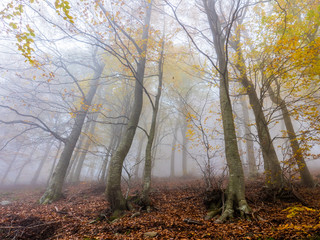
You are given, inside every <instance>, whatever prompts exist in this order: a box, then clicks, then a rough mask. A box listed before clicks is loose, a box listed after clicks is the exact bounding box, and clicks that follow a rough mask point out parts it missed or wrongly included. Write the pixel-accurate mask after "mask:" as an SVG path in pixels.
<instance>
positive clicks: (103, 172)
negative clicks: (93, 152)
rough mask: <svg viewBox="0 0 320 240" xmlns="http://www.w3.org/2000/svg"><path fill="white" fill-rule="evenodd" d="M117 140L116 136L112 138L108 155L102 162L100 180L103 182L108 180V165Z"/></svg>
mask: <svg viewBox="0 0 320 240" xmlns="http://www.w3.org/2000/svg"><path fill="white" fill-rule="evenodd" d="M115 141H116V140H115V138H112V140H111V141H110V143H109V146H108V150H107V153H106V156H105V158H104V160H103V162H102V166H101V173H100V177H99V182H101V183H105V182H106V171H107V166H108V162H109V158H111V154H112V149H113V148H114V145H115Z"/></svg>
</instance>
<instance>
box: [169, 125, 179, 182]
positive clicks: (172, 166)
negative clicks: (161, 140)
mask: <svg viewBox="0 0 320 240" xmlns="http://www.w3.org/2000/svg"><path fill="white" fill-rule="evenodd" d="M177 133H178V126H176V127H175V130H174V133H173V139H172V144H171V146H172V150H171V157H170V177H174V176H175V154H176V144H177Z"/></svg>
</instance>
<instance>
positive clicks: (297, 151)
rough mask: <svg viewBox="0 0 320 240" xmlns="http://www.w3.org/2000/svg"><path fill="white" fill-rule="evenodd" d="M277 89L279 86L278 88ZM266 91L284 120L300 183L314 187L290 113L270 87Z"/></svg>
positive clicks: (284, 103)
mask: <svg viewBox="0 0 320 240" xmlns="http://www.w3.org/2000/svg"><path fill="white" fill-rule="evenodd" d="M278 88H279V86H278ZM268 91H269V95H270V98H271V100H272V101H273V102H274V103H275V104H277V105H278V106H279V107H280V109H281V112H282V116H283V120H284V123H285V126H286V129H287V134H288V137H289V140H290V145H291V149H292V154H293V157H294V159H295V161H296V164H297V166H298V170H299V173H300V176H301V182H302V184H303V185H304V186H306V187H314V186H315V183H314V181H313V178H312V176H311V174H310V171H309V168H308V166H307V164H306V161H305V160H304V157H303V155H302V152H301V148H300V145H299V142H298V140H297V135H296V132H295V130H294V127H293V124H292V121H291V117H290V113H289V111H288V108H287V104H286V102H285V101H284V100H283V99H281V97H280V95H279V94H277V95H276V94H275V93H274V91H273V89H272V88H271V86H270V85H269V86H268ZM277 92H278V93H279V91H277Z"/></svg>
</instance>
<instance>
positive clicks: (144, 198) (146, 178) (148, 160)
mask: <svg viewBox="0 0 320 240" xmlns="http://www.w3.org/2000/svg"><path fill="white" fill-rule="evenodd" d="M163 52H164V41H162V46H161V54H160V60H159V62H158V65H159V84H158V92H157V96H156V99H155V103H154V106H152V107H153V111H152V121H151V126H150V131H149V136H148V141H147V146H146V155H145V164H144V175H143V191H142V194H141V202H142V204H143V205H144V206H147V207H148V206H150V197H149V194H150V188H151V170H152V160H153V161H154V159H152V145H153V141H154V138H155V134H156V125H157V116H158V110H159V105H160V97H161V91H162V79H163V61H164V60H163Z"/></svg>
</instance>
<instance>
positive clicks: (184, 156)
mask: <svg viewBox="0 0 320 240" xmlns="http://www.w3.org/2000/svg"><path fill="white" fill-rule="evenodd" d="M183 121H184V123H183V126H182V128H181V134H182V176H183V177H185V176H187V174H188V169H187V147H188V138H187V135H186V134H187V126H188V123H187V121H186V120H185V119H184V120H183Z"/></svg>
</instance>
